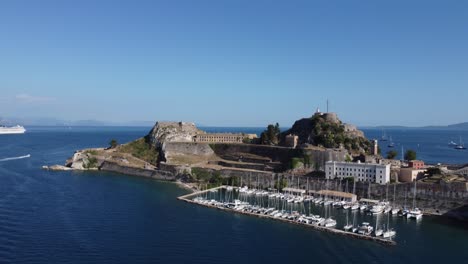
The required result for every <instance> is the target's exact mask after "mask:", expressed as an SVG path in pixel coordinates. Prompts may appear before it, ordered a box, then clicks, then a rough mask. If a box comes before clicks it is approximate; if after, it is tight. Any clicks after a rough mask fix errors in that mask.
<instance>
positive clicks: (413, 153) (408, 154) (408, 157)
mask: <svg viewBox="0 0 468 264" xmlns="http://www.w3.org/2000/svg"><path fill="white" fill-rule="evenodd" d="M415 159H416V151H414V150H412V149H408V150H407V151H406V152H405V160H415Z"/></svg>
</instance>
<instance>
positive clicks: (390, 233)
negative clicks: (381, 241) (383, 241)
mask: <svg viewBox="0 0 468 264" xmlns="http://www.w3.org/2000/svg"><path fill="white" fill-rule="evenodd" d="M395 235H396V232H395V231H394V230H387V231H385V232H384V233H383V237H384V238H391V237H394V236H395Z"/></svg>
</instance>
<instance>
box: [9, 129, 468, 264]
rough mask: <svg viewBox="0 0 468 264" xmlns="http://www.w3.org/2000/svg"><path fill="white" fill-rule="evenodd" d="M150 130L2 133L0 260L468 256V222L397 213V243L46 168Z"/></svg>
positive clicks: (134, 182)
mask: <svg viewBox="0 0 468 264" xmlns="http://www.w3.org/2000/svg"><path fill="white" fill-rule="evenodd" d="M148 131H149V128H125V127H111V128H75V127H74V128H71V129H68V128H50V127H47V128H45V127H44V128H41V127H35V128H29V129H28V132H27V133H26V134H24V135H6V136H3V135H2V136H0V263H220V262H222V263H282V264H284V263H306V262H318V263H410V262H411V263H440V262H443V261H444V262H447V261H453V262H456V263H468V262H467V260H468V251H467V250H466V244H467V243H468V227H467V226H466V225H464V224H461V223H457V222H452V221H447V220H441V219H438V218H431V217H425V218H424V219H423V220H422V221H421V222H418V223H416V222H414V221H406V220H404V219H399V218H395V219H392V220H391V223H392V226H394V227H395V229H396V230H397V232H398V235H397V238H396V241H397V242H398V245H397V246H395V247H389V246H383V245H380V244H376V243H373V242H369V241H361V240H356V239H351V238H347V237H342V236H337V235H333V234H327V233H321V232H318V231H314V230H311V229H307V228H304V227H299V226H291V225H288V224H285V223H279V222H275V221H271V220H264V219H257V218H253V217H249V216H241V215H235V214H231V213H226V212H220V211H218V210H213V209H210V208H203V207H199V206H195V205H191V204H187V203H184V202H181V201H178V200H177V199H176V197H177V196H179V195H181V194H184V193H185V192H186V191H185V190H183V189H180V188H179V187H177V186H176V185H175V184H172V183H167V182H160V181H155V180H151V179H146V178H140V177H131V176H126V175H120V174H114V173H106V172H50V171H44V170H41V169H40V167H41V166H42V165H51V164H63V163H64V161H65V159H67V158H68V157H70V156H71V155H72V153H73V152H74V151H75V150H78V149H82V148H88V147H100V146H105V145H107V143H108V142H109V141H110V139H112V138H115V139H117V140H118V141H119V142H127V141H130V140H133V139H136V138H138V137H141V136H142V135H145V134H146V133H147V132H148ZM245 131H246V132H248V131H250V130H248V129H247V130H245ZM376 133H380V132H379V131H377V132H376ZM387 133H388V132H387ZM402 135H406V134H402ZM392 136H393V134H392ZM453 136H457V135H453ZM393 138H394V140H395V141H396V142H397V139H398V138H399V136H397V134H394V136H393ZM437 138H440V142H445V141H448V140H450V138H449V139H446V136H437ZM467 138H468V137H467ZM435 140H436V139H435V138H434V139H433V141H432V142H435ZM408 141H411V140H408ZM426 141H427V142H429V141H431V140H429V139H426ZM400 142H404V140H403V138H402V139H401V141H400ZM405 144H406V143H405ZM441 144H442V143H441ZM441 146H442V145H441ZM423 150H424V148H421V151H420V153H421V155H428V157H430V155H429V153H428V154H424V153H425V152H424V151H423ZM447 153H451V152H447ZM28 154H30V157H29V158H27V157H24V158H19V159H11V158H15V157H22V156H25V155H28ZM433 155H434V159H444V157H443V156H444V155H445V158H447V159H450V160H452V159H454V158H453V157H456V156H453V157H452V156H450V155H449V154H444V155H441V154H440V153H433ZM457 155H458V154H457ZM5 159H6V160H5ZM464 160H466V154H465V156H464V158H463V157H462V158H460V159H459V160H457V161H454V162H456V163H463V162H466V161H464ZM337 214H339V213H337ZM338 217H341V218H339V219H342V216H338ZM340 221H341V220H340Z"/></svg>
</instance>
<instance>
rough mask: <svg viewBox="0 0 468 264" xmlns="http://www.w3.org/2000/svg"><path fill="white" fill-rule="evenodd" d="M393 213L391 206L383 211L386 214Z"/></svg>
mask: <svg viewBox="0 0 468 264" xmlns="http://www.w3.org/2000/svg"><path fill="white" fill-rule="evenodd" d="M391 211H392V207H391V206H389V205H387V206H385V208H384V210H383V212H384V213H385V214H388V213H390V212H391Z"/></svg>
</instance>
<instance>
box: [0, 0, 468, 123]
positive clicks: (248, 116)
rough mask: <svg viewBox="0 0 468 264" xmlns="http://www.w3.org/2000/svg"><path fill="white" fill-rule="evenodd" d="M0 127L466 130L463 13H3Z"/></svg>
mask: <svg viewBox="0 0 468 264" xmlns="http://www.w3.org/2000/svg"><path fill="white" fill-rule="evenodd" d="M0 91H1V93H0V116H14V117H53V118H59V119H68V120H80V119H95V120H107V121H131V120H176V121H179V120H184V121H194V122H197V123H200V124H203V125H218V126H264V125H266V124H268V123H272V122H279V123H280V124H281V125H282V126H290V125H291V124H292V122H293V121H294V120H296V119H299V118H301V117H305V116H310V115H311V114H312V113H313V112H314V111H315V109H316V107H317V106H319V107H320V108H321V109H324V108H325V107H326V99H327V98H328V99H329V100H330V102H331V103H330V105H331V110H332V111H334V112H337V113H338V114H339V116H340V117H341V118H342V120H344V121H345V122H350V123H355V124H358V125H396V124H398V125H412V126H418V125H445V124H451V123H457V122H465V121H468V104H467V101H468V100H467V99H468V1H447V0H444V1H442V0H441V1H428V0H424V1H416V0H411V1H408V0H404V1H397V0H392V1H376V0H370V1H364V0H359V1H349V0H344V1H334V0H323V1H312V0H306V1H271V0H268V1H254V0H246V1H244V0H232V1H228V0H212V1H210V0H197V1H194V0H188V1H179V0H168V1H156V0H152V1H136V0H132V1H117V0H111V1H101V0H100V1H95V0H92V1H88V0H86V1H85V0H79V1H75V0H73V1H71V0H70V1H67V0H62V1H49V0H41V1H34V0H31V1H22V0H5V1H1V2H0Z"/></svg>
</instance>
